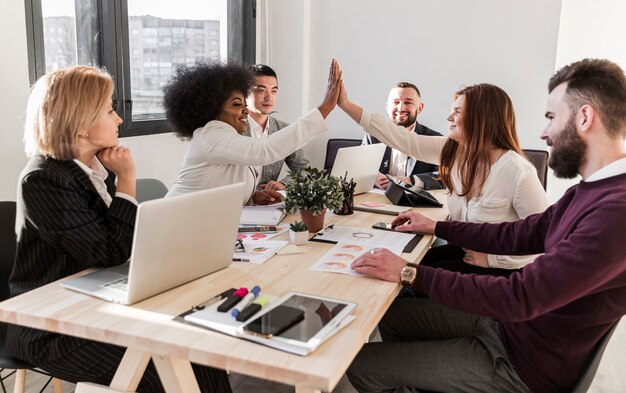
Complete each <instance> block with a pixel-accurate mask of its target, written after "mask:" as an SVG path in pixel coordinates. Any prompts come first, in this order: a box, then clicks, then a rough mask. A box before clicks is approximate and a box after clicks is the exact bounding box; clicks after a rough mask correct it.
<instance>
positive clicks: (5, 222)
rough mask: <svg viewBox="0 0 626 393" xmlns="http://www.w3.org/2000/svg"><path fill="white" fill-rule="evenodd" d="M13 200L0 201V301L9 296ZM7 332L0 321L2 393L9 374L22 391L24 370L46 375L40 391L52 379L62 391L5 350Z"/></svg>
mask: <svg viewBox="0 0 626 393" xmlns="http://www.w3.org/2000/svg"><path fill="white" fill-rule="evenodd" d="M15 209H16V208H15V202H13V201H2V202H0V301H2V300H5V299H8V298H9V297H11V295H10V291H9V276H10V275H11V271H12V270H13V262H14V259H15V247H16V242H17V239H16V235H15ZM6 334H7V324H6V323H2V322H0V371H5V369H6V370H10V372H9V373H8V374H7V375H4V376H2V378H1V379H0V386H1V387H2V391H3V393H6V391H7V390H6V386H5V385H4V380H5V379H6V378H8V377H10V376H11V375H14V374H15V388H14V392H16V393H18V392H19V393H23V392H24V387H25V383H26V370H31V371H35V372H37V373H40V374H43V375H46V376H48V377H49V378H48V380H47V381H46V383H45V385H44V386H43V388H41V390H40V393H41V392H43V391H44V389H45V388H46V387H47V386H48V385H49V384H50V381H52V383H53V385H54V391H55V392H56V393H62V392H63V389H62V387H61V382H60V381H59V380H58V379H56V378H53V377H52V376H51V375H50V374H48V373H46V372H45V371H41V370H37V369H35V366H33V365H32V364H30V363H28V362H25V361H22V360H20V359H17V358H14V357H13V356H11V355H9V354H8V353H7V352H6V350H5V344H6Z"/></svg>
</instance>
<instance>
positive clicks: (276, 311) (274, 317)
mask: <svg viewBox="0 0 626 393" xmlns="http://www.w3.org/2000/svg"><path fill="white" fill-rule="evenodd" d="M303 319H304V311H303V310H300V309H299V308H294V307H289V306H284V305H281V306H278V307H276V308H273V309H271V310H270V311H268V312H266V313H265V314H263V315H261V316H260V317H258V318H257V319H255V320H253V321H252V322H250V323H248V324H247V325H245V326H244V327H243V330H244V331H246V332H247V333H251V334H254V335H257V336H262V337H267V338H270V337H272V336H277V335H279V334H280V333H282V332H284V331H285V330H287V329H289V328H291V327H292V326H295V325H296V324H298V323H299V322H300V321H302V320H303Z"/></svg>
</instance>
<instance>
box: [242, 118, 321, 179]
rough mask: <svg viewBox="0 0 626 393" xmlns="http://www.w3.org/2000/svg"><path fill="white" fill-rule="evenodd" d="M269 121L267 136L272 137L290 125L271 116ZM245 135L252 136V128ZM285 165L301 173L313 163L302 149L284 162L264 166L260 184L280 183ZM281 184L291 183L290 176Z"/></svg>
mask: <svg viewBox="0 0 626 393" xmlns="http://www.w3.org/2000/svg"><path fill="white" fill-rule="evenodd" d="M267 121H268V122H269V127H268V129H267V134H268V135H272V134H273V133H275V132H276V131H279V130H280V129H282V128H285V127H287V126H288V125H289V123H285V122H284V121H282V120H278V119H275V118H273V117H272V116H270V117H269V118H268V119H267ZM243 135H246V136H251V135H250V126H248V129H247V130H246V132H244V133H243ZM283 164H287V167H288V168H289V169H290V170H291V171H294V172H297V171H300V170H302V169H304V168H306V167H308V166H311V162H310V161H309V159H308V157H307V156H306V154H304V151H302V149H298V150H296V151H294V152H293V153H291V154H290V155H288V156H287V157H285V159H284V160H279V161H276V162H274V163H272V164H268V165H264V166H263V173H261V178H260V179H259V184H267V183H268V182H269V181H270V180H274V181H278V176H279V175H280V171H281V170H282V169H283ZM281 182H283V183H285V184H287V183H288V182H289V176H287V177H285V178H284V179H282V180H281Z"/></svg>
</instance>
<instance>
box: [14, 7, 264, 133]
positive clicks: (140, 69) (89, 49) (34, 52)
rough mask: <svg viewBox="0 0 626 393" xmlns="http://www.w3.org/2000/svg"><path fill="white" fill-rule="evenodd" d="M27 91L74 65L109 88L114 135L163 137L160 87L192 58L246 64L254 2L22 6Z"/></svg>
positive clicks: (252, 35) (250, 49)
mask: <svg viewBox="0 0 626 393" xmlns="http://www.w3.org/2000/svg"><path fill="white" fill-rule="evenodd" d="M25 2H26V23H27V31H28V45H29V47H28V53H29V72H30V79H31V84H32V83H34V82H35V81H36V80H37V79H38V78H39V77H41V76H42V75H43V74H45V73H46V72H50V71H53V70H56V69H59V68H63V67H68V66H72V65H76V64H84V65H92V66H102V67H105V68H106V69H107V71H108V72H109V73H111V75H112V76H113V79H114V80H115V82H116V89H115V96H114V97H113V99H114V102H115V103H116V104H117V112H118V113H119V114H120V116H121V117H122V118H123V119H124V124H122V126H121V127H120V136H135V135H146V134H154V133H161V132H169V130H168V129H167V127H166V124H165V114H164V110H163V93H162V88H163V86H164V85H165V83H167V81H168V80H169V78H170V77H171V75H172V73H173V72H174V70H175V69H176V67H177V66H178V65H181V64H185V63H190V62H193V61H195V60H196V59H211V60H222V61H227V60H228V61H237V62H243V63H253V62H254V58H255V53H254V43H255V8H256V0H212V1H210V2H199V1H197V0H177V1H171V0H56V1H47V0H25Z"/></svg>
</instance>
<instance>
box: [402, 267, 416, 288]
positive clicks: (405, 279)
mask: <svg viewBox="0 0 626 393" xmlns="http://www.w3.org/2000/svg"><path fill="white" fill-rule="evenodd" d="M417 269H418V267H417V265H416V264H414V263H407V264H406V266H405V267H403V268H402V270H400V281H401V282H402V285H404V286H405V287H410V286H412V285H413V283H414V282H415V277H417Z"/></svg>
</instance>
